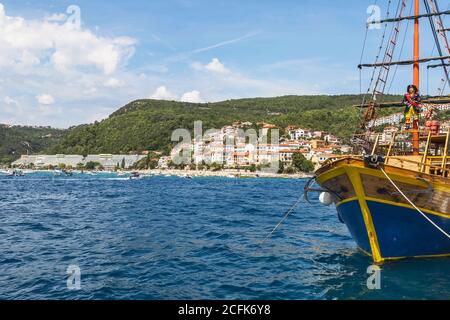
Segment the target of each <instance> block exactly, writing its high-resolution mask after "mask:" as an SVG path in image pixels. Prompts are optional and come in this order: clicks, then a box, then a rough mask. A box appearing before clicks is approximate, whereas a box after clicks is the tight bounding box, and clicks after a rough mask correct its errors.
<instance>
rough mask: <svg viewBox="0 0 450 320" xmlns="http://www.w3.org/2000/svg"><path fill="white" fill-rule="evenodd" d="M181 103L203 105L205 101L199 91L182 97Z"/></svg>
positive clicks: (187, 93)
mask: <svg viewBox="0 0 450 320" xmlns="http://www.w3.org/2000/svg"><path fill="white" fill-rule="evenodd" d="M181 101H183V102H190V103H202V102H203V99H202V97H201V96H200V92H198V91H197V90H193V91H190V92H186V93H185V94H183V96H182V97H181Z"/></svg>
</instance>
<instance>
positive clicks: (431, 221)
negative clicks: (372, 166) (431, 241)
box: [379, 167, 450, 239]
mask: <svg viewBox="0 0 450 320" xmlns="http://www.w3.org/2000/svg"><path fill="white" fill-rule="evenodd" d="M379 168H380V170H381V172H383V174H384V175H385V176H386V178H387V179H388V180H389V181H390V182H391V184H392V185H393V186H394V187H395V189H397V191H398V192H399V193H400V194H401V195H402V196H403V198H405V200H406V201H408V202H409V203H410V204H411V205H412V206H413V207H414V209H416V210H417V212H419V213H420V214H421V215H422V216H423V217H424V218H425V219H427V221H428V222H429V223H431V224H432V225H433V226H434V227H435V228H436V229H438V230H439V231H440V232H442V234H444V235H445V236H446V237H447V238H448V239H450V235H449V234H448V233H447V232H446V231H445V230H444V229H442V228H441V227H439V226H438V225H437V224H436V223H435V222H434V221H433V220H431V219H430V218H429V217H428V216H427V215H426V214H425V213H423V212H422V210H420V209H419V208H418V207H417V206H416V205H415V204H414V202H412V201H411V200H410V199H409V198H408V197H407V196H406V194H404V193H403V191H402V190H400V188H399V187H398V186H397V185H396V184H395V182H394V181H393V180H392V179H391V177H389V175H388V174H387V173H386V171H384V169H383V168H381V167H379Z"/></svg>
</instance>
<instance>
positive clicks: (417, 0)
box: [412, 0, 420, 156]
mask: <svg viewBox="0 0 450 320" xmlns="http://www.w3.org/2000/svg"><path fill="white" fill-rule="evenodd" d="M414 15H415V16H416V18H415V19H414V53H413V54H414V64H413V74H414V75H413V78H414V79H413V83H414V85H415V86H416V87H417V89H419V90H420V63H419V59H420V23H419V18H418V17H419V15H420V0H414ZM412 135H413V155H415V156H418V155H420V151H419V146H420V136H419V121H418V119H414V121H413V131H412Z"/></svg>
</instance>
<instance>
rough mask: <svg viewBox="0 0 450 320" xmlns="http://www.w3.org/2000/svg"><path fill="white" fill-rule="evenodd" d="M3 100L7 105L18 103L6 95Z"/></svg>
mask: <svg viewBox="0 0 450 320" xmlns="http://www.w3.org/2000/svg"><path fill="white" fill-rule="evenodd" d="M3 102H4V103H6V104H7V105H18V104H19V103H18V102H17V101H16V100H14V99H13V98H11V97H8V96H6V97H5V98H4V99H3Z"/></svg>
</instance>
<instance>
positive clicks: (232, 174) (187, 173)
mask: <svg viewBox="0 0 450 320" xmlns="http://www.w3.org/2000/svg"><path fill="white" fill-rule="evenodd" d="M136 172H139V173H141V174H151V175H166V176H177V177H222V178H277V179H308V178H312V177H314V174H307V173H295V174H277V173H270V172H245V171H237V170H223V171H191V170H159V169H155V170H136Z"/></svg>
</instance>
